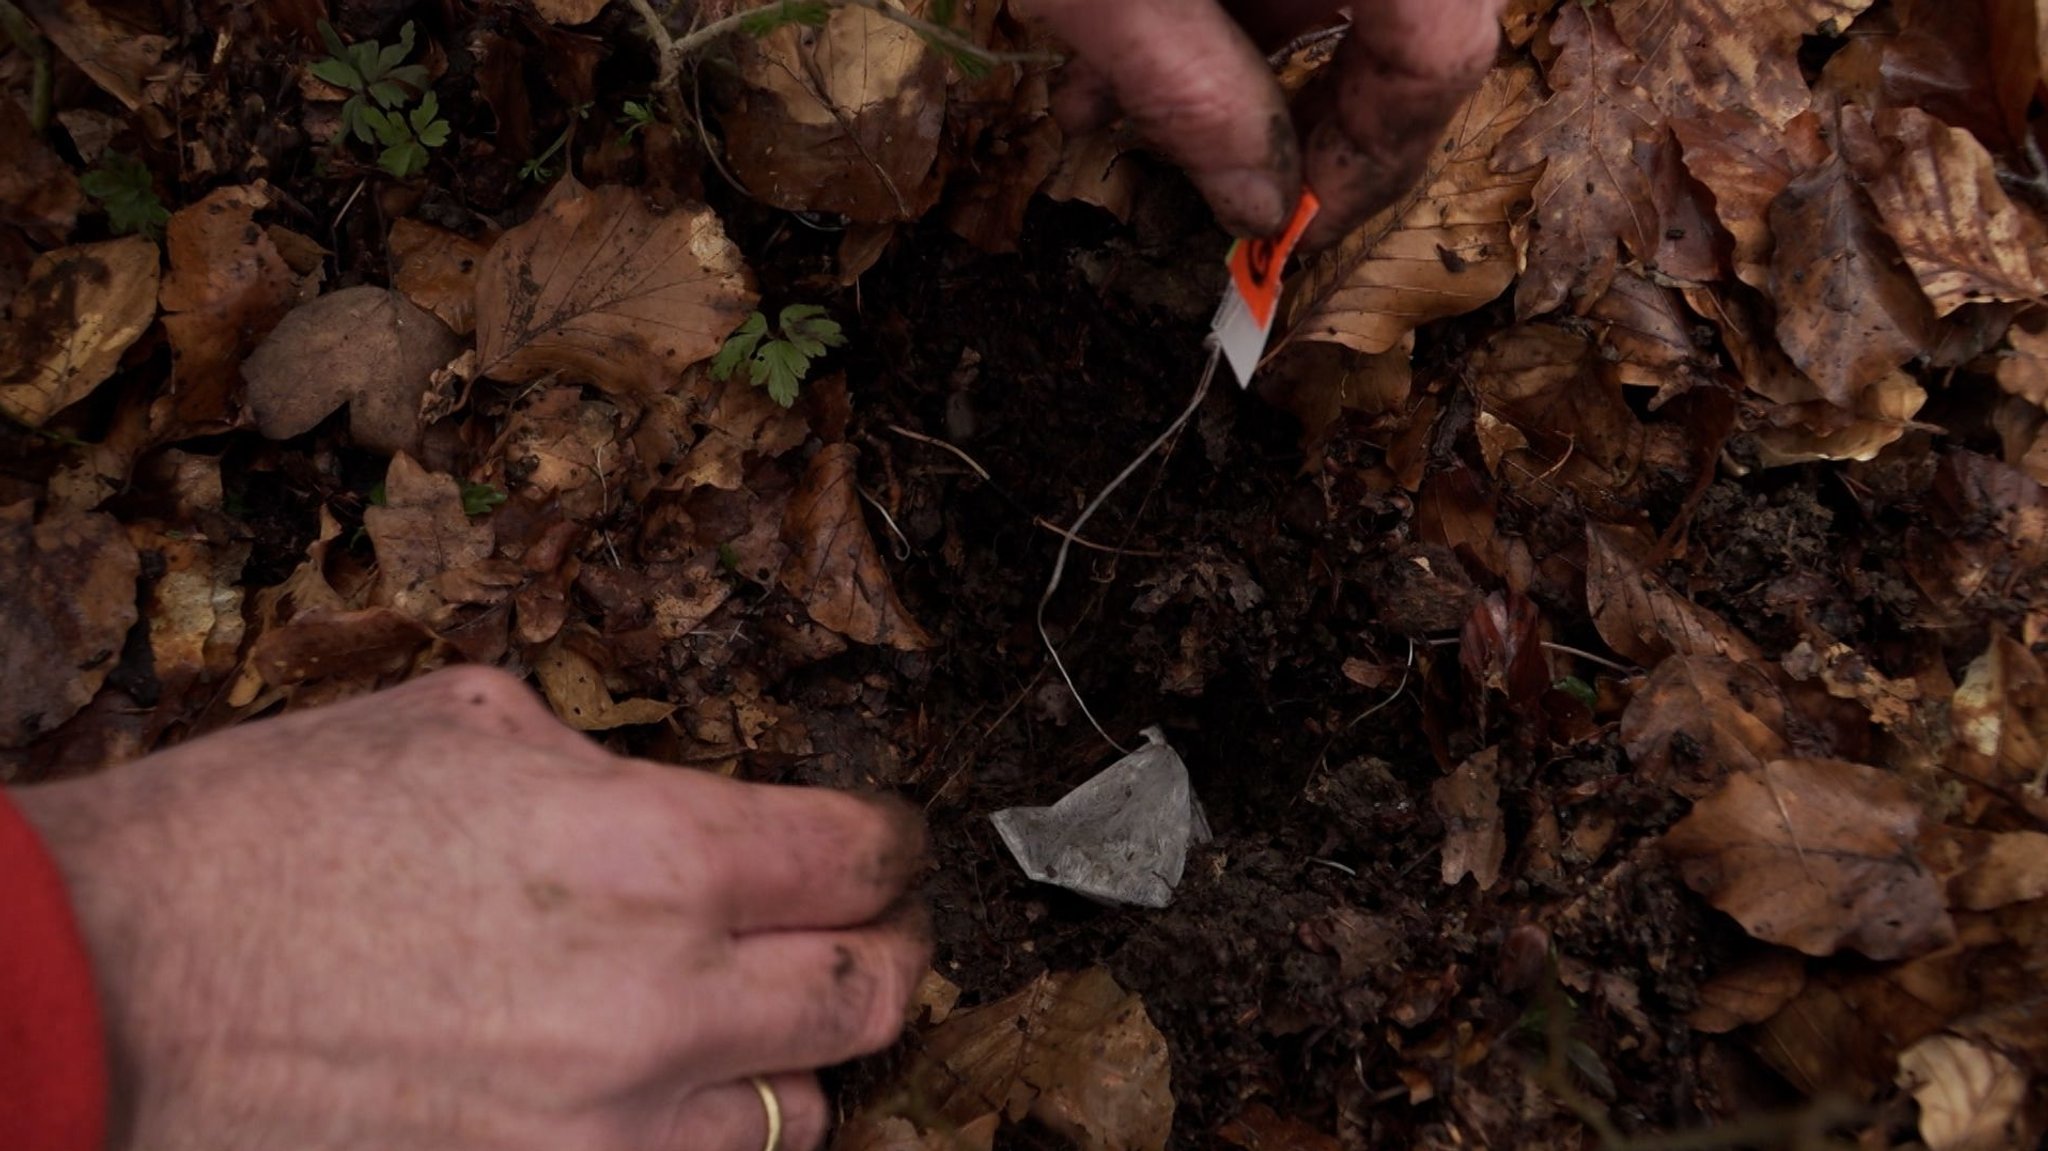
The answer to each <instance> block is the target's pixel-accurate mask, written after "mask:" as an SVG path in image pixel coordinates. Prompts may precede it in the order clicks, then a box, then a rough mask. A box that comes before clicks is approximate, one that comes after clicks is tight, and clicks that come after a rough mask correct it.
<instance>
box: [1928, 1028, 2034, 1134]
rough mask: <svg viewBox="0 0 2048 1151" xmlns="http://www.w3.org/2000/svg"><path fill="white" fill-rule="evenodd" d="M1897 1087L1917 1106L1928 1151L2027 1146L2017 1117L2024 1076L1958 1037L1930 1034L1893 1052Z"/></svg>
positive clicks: (2001, 1057)
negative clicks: (1897, 1073)
mask: <svg viewBox="0 0 2048 1151" xmlns="http://www.w3.org/2000/svg"><path fill="white" fill-rule="evenodd" d="M1898 1081H1899V1086H1900V1087H1903V1088H1905V1089H1906V1090H1908V1091H1911V1092H1912V1093H1913V1099H1914V1101H1915V1102H1917V1103H1919V1104H1920V1137H1921V1138H1922V1139H1924V1140H1926V1141H1927V1147H1928V1151H2000V1149H2001V1148H2006V1147H2023V1146H2026V1145H2027V1144H2029V1143H2031V1142H2033V1140H2031V1139H2029V1138H2027V1136H2026V1135H2025V1134H2024V1133H2023V1132H2024V1129H2025V1127H2026V1120H2025V1118H2024V1117H2023V1115H2022V1114H2021V1112H2022V1109H2023V1108H2025V1107H2026V1105H2027V1100H2028V1098H2029V1095H2030V1090H2029V1083H2028V1076H2027V1073H2026V1071H2024V1070H2023V1069H2021V1068H2020V1067H2019V1066H2018V1065H2017V1064H2015V1063H2014V1062H2013V1061H2012V1060H2010V1059H2007V1058H2006V1057H2005V1056H2004V1055H2002V1054H2000V1053H1999V1052H1997V1051H1995V1050H1992V1049H1991V1048H1989V1047H1985V1046H1983V1045H1982V1044H1978V1043H1972V1042H1971V1041H1970V1040H1968V1039H1964V1038H1962V1037H1961V1036H1958V1035H1946V1034H1944V1035H1930V1036H1928V1037H1927V1038H1925V1039H1922V1040H1921V1041H1920V1042H1918V1043H1915V1044H1914V1045H1913V1046H1911V1047H1908V1048H1906V1049H1905V1050H1904V1051H1902V1052H1900V1053H1899V1080H1898Z"/></svg>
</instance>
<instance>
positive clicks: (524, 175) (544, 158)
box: [519, 104, 590, 184]
mask: <svg viewBox="0 0 2048 1151" xmlns="http://www.w3.org/2000/svg"><path fill="white" fill-rule="evenodd" d="M589 115H590V105H588V104H578V105H576V106H575V107H574V108H571V109H569V123H568V125H567V126H565V127H564V128H563V129H562V133H561V135H559V136H556V137H555V142H554V143H552V144H549V145H548V148H547V151H545V152H542V153H541V154H540V155H538V156H535V157H534V158H533V159H531V160H528V161H527V162H526V163H524V164H522V165H520V166H519V178H520V179H522V180H525V181H528V182H529V183H534V184H544V183H546V182H547V181H549V180H552V179H554V178H555V170H554V168H553V167H552V166H551V165H550V164H549V163H548V161H550V160H553V159H554V158H555V153H557V152H560V151H561V150H562V149H563V148H565V147H568V145H569V138H570V137H572V136H574V135H575V134H576V122H577V121H579V120H583V119H585V118H587V117H589Z"/></svg>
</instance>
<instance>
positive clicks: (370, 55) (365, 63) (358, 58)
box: [342, 40, 384, 84]
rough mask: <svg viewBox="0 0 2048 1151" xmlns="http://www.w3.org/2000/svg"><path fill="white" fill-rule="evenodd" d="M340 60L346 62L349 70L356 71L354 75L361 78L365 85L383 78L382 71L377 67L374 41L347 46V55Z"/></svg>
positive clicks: (375, 43)
mask: <svg viewBox="0 0 2048 1151" xmlns="http://www.w3.org/2000/svg"><path fill="white" fill-rule="evenodd" d="M342 59H343V60H345V61H347V62H348V65H349V66H350V67H351V68H354V69H355V70H356V75H358V76H361V77H362V78H363V83H365V84H369V83H373V82H375V81H377V80H382V79H383V78H384V69H382V68H379V67H378V66H377V42H376V41H375V40H365V41H363V42H362V43H360V44H350V45H349V46H348V55H346V56H344V57H342Z"/></svg>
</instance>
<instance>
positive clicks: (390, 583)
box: [363, 452, 496, 628]
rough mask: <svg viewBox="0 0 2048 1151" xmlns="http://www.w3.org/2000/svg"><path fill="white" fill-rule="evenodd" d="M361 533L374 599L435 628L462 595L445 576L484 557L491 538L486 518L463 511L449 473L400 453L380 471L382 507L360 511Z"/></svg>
mask: <svg viewBox="0 0 2048 1151" xmlns="http://www.w3.org/2000/svg"><path fill="white" fill-rule="evenodd" d="M363 530H364V531H365V532H366V533H368V535H369V537H370V544H371V546H372V547H373V548H374V549H375V550H376V553H377V568H378V571H377V590H376V592H375V593H374V595H373V596H372V599H373V601H374V603H375V604H376V605H377V606H380V607H391V608H396V609H397V610H398V611H399V612H401V613H403V614H405V615H407V616H410V617H412V618H413V619H416V620H419V621H420V622H421V623H424V624H426V625H427V626H428V627H436V628H438V627H439V626H440V625H441V624H443V623H444V622H446V621H447V619H448V617H449V615H450V614H451V613H452V610H453V609H452V607H451V605H450V601H451V600H456V599H460V598H464V597H462V596H461V595H460V593H459V591H458V590H457V587H456V585H455V582H454V581H453V580H452V579H451V577H458V576H461V575H462V574H463V573H465V572H467V571H468V570H469V569H471V568H474V567H477V566H478V565H480V564H482V563H483V562H484V561H485V560H488V559H489V558H490V557H491V552H492V550H493V547H494V545H495V543H496V537H495V535H494V534H493V533H492V531H491V525H490V524H489V523H487V522H481V523H473V522H471V520H470V517H469V515H468V513H466V512H464V511H463V510H462V485H460V484H458V483H456V482H455V477H453V476H447V475H439V474H436V473H433V472H429V471H427V470H426V469H425V468H422V467H420V466H419V465H418V464H416V463H414V462H413V460H412V457H411V456H408V455H406V454H405V453H403V452H401V453H399V454H398V455H396V456H393V457H392V459H391V467H390V469H389V470H388V471H386V472H385V473H384V505H383V506H382V507H378V506H375V505H372V506H370V507H367V508H364V509H363Z"/></svg>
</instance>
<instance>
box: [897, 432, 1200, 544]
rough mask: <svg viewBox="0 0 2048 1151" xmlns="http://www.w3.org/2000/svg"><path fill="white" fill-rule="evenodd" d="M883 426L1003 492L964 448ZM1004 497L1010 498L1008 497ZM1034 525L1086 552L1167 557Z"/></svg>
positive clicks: (1037, 520) (1036, 519)
mask: <svg viewBox="0 0 2048 1151" xmlns="http://www.w3.org/2000/svg"><path fill="white" fill-rule="evenodd" d="M883 426H884V427H886V428H888V429H889V430H890V431H892V432H894V433H896V434H897V435H899V436H902V437H903V438H904V439H906V440H916V441H917V442H918V443H921V444H930V445H931V446H933V447H935V448H943V449H944V450H946V451H949V452H952V453H953V455H954V456H955V457H957V458H958V459H959V461H960V462H961V463H963V464H966V465H967V467H968V469H969V470H970V471H972V472H973V473H974V474H975V475H977V476H980V477H981V478H982V480H983V482H985V483H988V484H990V485H992V486H994V487H995V488H996V490H997V491H1001V490H1002V485H1001V484H997V483H996V480H995V477H994V476H991V475H989V474H988V469H987V468H985V467H982V466H981V464H980V463H979V462H978V461H976V460H975V458H974V457H973V456H970V455H968V454H967V452H966V451H965V450H963V449H962V448H960V447H959V446H958V445H956V444H949V443H947V442H946V441H944V440H942V439H940V438H938V437H937V436H928V435H925V434H924V433H923V432H913V431H911V430H910V429H909V428H906V427H904V426H902V425H901V424H885V425H883ZM1004 494H1005V496H1006V497H1007V494H1008V493H1004ZM1011 502H1013V503H1015V502H1016V501H1014V500H1012V501H1011ZM1018 510H1020V511H1022V510H1026V509H1024V508H1023V506H1022V505H1021V504H1020V505H1019V508H1018ZM1031 522H1032V523H1033V524H1036V525H1037V526H1039V527H1042V528H1044V529H1045V530H1046V531H1049V532H1051V533H1052V534H1054V535H1056V536H1059V537H1061V538H1062V539H1066V540H1070V541H1072V542H1074V543H1077V544H1080V545H1081V546H1082V547H1084V548H1093V549H1094V550H1096V551H1099V552H1108V553H1109V554H1110V555H1124V556H1138V557H1140V558H1143V559H1160V558H1163V557H1164V556H1165V555H1166V553H1165V552H1155V551H1140V550H1138V549H1136V548H1125V547H1111V546H1110V545H1108V544H1099V543H1096V542H1095V541H1094V540H1091V539H1089V538H1088V537H1086V536H1084V535H1080V534H1079V533H1077V532H1073V531H1070V530H1068V529H1067V528H1063V527H1061V526H1060V525H1058V524H1056V523H1054V522H1052V521H1051V520H1049V519H1046V518H1045V517H1044V516H1040V515H1034V516H1032V517H1031Z"/></svg>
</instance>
